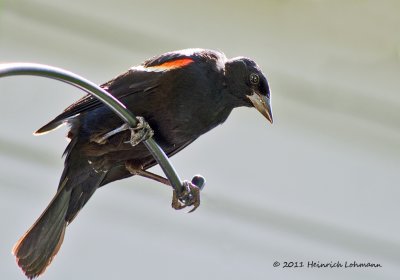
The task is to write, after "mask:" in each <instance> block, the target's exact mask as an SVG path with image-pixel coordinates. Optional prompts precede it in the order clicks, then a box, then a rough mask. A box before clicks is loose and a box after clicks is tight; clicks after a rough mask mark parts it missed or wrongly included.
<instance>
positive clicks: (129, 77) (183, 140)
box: [13, 49, 272, 278]
mask: <svg viewBox="0 0 400 280" xmlns="http://www.w3.org/2000/svg"><path fill="white" fill-rule="evenodd" d="M102 87H103V88H104V89H105V90H107V91H108V92H110V93H111V94H112V95H114V96H115V97H116V98H118V99H119V100H121V102H122V103H124V104H125V105H126V106H127V108H128V109H130V110H131V111H132V112H134V113H135V114H136V115H138V116H142V117H143V118H144V119H145V121H146V122H147V123H148V124H149V125H150V127H151V128H152V129H153V130H154V138H155V140H156V141H157V143H158V144H159V145H160V146H161V147H162V148H163V150H164V151H165V153H166V154H167V155H168V156H172V155H174V154H176V153H177V152H179V151H180V150H182V149H183V148H185V147H186V146H187V145H189V144H190V143H192V142H193V141H194V140H196V139H197V138H198V137H199V136H200V135H202V134H204V133H206V132H207V131H209V130H211V129H212V128H214V127H216V126H217V125H219V124H222V123H223V122H224V121H225V120H226V119H227V117H228V116H229V114H230V113H231V111H232V109H233V108H235V107H240V106H245V107H255V108H256V109H257V110H258V111H259V112H261V113H262V114H263V115H264V116H265V117H266V118H267V119H268V120H269V121H270V122H271V123H272V113H271V106H270V91H269V86H268V83H267V79H266V78H265V76H264V74H263V73H262V72H261V70H260V68H259V67H258V66H257V64H256V63H255V62H254V61H252V60H250V59H248V58H245V57H236V58H233V59H227V58H226V57H225V55H224V54H223V53H220V52H217V51H212V50H204V49H187V50H182V51H175V52H169V53H165V54H163V55H160V56H157V57H154V58H151V59H149V60H147V61H145V62H144V63H143V64H141V65H140V66H136V67H132V68H131V69H129V70H128V71H127V72H126V73H124V74H122V75H120V76H118V77H116V78H114V79H112V80H111V81H109V82H107V83H105V84H103V85H102ZM64 123H67V124H69V125H70V130H69V132H68V138H70V139H71V141H70V143H69V144H68V146H67V148H66V150H65V152H64V155H66V159H65V167H64V171H63V173H62V175H61V179H60V182H59V186H58V191H57V193H56V195H55V196H54V198H53V200H52V201H51V202H50V204H49V206H48V207H47V208H46V210H45V211H44V212H43V214H42V215H41V216H40V218H39V219H38V220H37V221H36V222H35V223H34V225H33V226H32V227H31V228H30V229H29V230H28V231H27V232H26V233H25V234H24V235H23V236H22V237H21V239H20V240H19V241H18V242H17V243H16V245H15V246H14V249H13V253H14V255H15V256H16V259H17V262H18V265H19V266H20V267H21V268H22V270H23V271H24V273H25V274H26V276H27V277H29V278H34V277H37V276H39V275H40V274H42V273H43V272H44V271H45V269H46V267H47V266H48V265H49V264H50V262H51V261H52V259H53V258H54V256H55V255H56V254H57V252H58V250H59V249H60V246H61V244H62V241H63V238H64V233H65V229H66V226H67V225H68V224H69V223H71V222H72V221H73V219H74V218H75V216H76V215H77V214H78V212H79V210H81V209H82V207H83V206H84V205H85V204H86V202H87V201H88V200H89V198H90V197H91V196H92V194H93V193H94V192H95V190H96V189H97V188H99V187H101V186H103V185H105V184H108V183H110V182H113V181H116V180H120V179H124V178H127V177H130V176H132V175H141V176H145V177H152V176H151V174H152V173H147V172H146V171H145V170H146V169H148V168H149V167H151V166H153V165H155V164H156V162H155V160H154V159H153V157H152V156H151V155H150V153H149V151H148V150H147V149H146V147H145V146H144V144H143V143H139V144H138V145H136V146H132V145H131V143H130V141H129V140H130V137H131V132H130V131H129V130H123V129H117V128H121V127H123V122H122V120H121V119H120V118H119V117H118V116H117V115H115V113H113V112H112V111H111V110H110V109H109V108H108V107H106V106H105V105H103V104H102V103H101V102H100V101H98V100H97V99H95V98H93V97H92V96H89V95H87V96H85V97H83V98H82V99H80V100H78V101H77V102H76V103H74V104H72V105H71V106H69V107H68V108H67V109H66V110H65V111H64V112H63V113H61V114H60V115H59V116H57V117H56V118H55V119H54V120H52V121H51V122H49V123H48V124H46V125H45V126H43V127H42V128H40V129H39V130H38V131H37V132H36V134H43V133H47V132H49V131H51V130H53V129H55V128H57V127H59V126H60V125H62V124H64ZM149 174H150V175H149ZM153 175H154V176H155V178H153V179H157V175H155V174H153ZM158 179H159V178H158Z"/></svg>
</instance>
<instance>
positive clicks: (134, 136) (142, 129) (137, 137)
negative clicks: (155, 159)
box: [125, 117, 154, 146]
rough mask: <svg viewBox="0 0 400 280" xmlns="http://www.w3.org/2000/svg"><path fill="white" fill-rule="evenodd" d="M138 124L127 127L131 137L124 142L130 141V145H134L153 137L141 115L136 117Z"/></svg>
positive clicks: (152, 132)
mask: <svg viewBox="0 0 400 280" xmlns="http://www.w3.org/2000/svg"><path fill="white" fill-rule="evenodd" d="M136 119H137V120H138V124H137V125H136V127H133V128H129V130H130V131H131V138H130V139H129V141H127V142H125V143H130V144H131V145H132V146H136V145H138V144H139V143H141V142H142V141H146V140H147V139H149V138H151V137H153V135H154V131H153V130H152V129H151V127H150V125H149V124H148V123H147V122H146V121H145V120H144V118H143V117H136Z"/></svg>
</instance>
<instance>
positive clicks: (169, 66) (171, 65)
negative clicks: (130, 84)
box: [145, 57, 194, 72]
mask: <svg viewBox="0 0 400 280" xmlns="http://www.w3.org/2000/svg"><path fill="white" fill-rule="evenodd" d="M193 62H194V60H193V59H191V58H188V57H184V58H177V59H174V60H169V61H166V62H164V63H161V64H159V65H153V66H148V67H145V68H146V69H147V70H149V71H156V72H158V71H168V70H173V69H177V68H181V67H184V66H187V65H189V64H191V63H193Z"/></svg>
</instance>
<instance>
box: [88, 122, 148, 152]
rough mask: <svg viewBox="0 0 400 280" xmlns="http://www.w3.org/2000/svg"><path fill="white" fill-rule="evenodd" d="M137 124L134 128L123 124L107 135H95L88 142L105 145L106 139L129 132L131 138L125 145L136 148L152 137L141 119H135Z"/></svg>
mask: <svg viewBox="0 0 400 280" xmlns="http://www.w3.org/2000/svg"><path fill="white" fill-rule="evenodd" d="M136 119H137V121H138V123H137V125H136V127H129V125H128V124H127V123H124V124H123V125H121V126H120V127H118V128H116V129H113V130H111V131H109V132H107V133H104V134H100V135H96V136H94V137H92V138H91V139H90V140H91V141H93V142H96V143H97V144H106V143H107V141H108V139H109V138H110V137H112V136H114V135H116V134H118V133H120V132H123V131H126V130H130V131H131V138H130V139H129V141H126V142H125V143H130V144H131V145H132V146H136V145H137V144H139V143H140V142H142V141H146V140H147V139H149V138H151V137H153V135H154V131H153V130H152V129H151V127H150V125H149V124H148V123H147V122H146V121H145V119H144V118H143V117H136Z"/></svg>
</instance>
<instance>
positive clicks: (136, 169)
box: [125, 160, 200, 213]
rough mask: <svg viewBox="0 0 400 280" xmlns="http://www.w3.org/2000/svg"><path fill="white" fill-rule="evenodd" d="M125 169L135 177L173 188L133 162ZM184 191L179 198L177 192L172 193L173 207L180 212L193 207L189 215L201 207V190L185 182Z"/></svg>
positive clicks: (161, 178) (165, 179)
mask: <svg viewBox="0 0 400 280" xmlns="http://www.w3.org/2000/svg"><path fill="white" fill-rule="evenodd" d="M125 168H126V169H127V170H128V171H129V172H130V173H131V174H133V175H138V176H142V177H145V178H148V179H151V180H154V181H157V182H159V183H162V184H164V185H167V186H171V183H170V181H169V180H168V179H167V178H164V177H162V176H160V175H157V174H154V173H152V172H149V171H146V170H143V166H142V165H139V164H135V163H134V162H132V161H129V160H128V161H126V162H125ZM183 186H184V191H183V192H182V194H180V195H179V196H178V193H177V192H176V190H175V189H174V190H173V193H172V203H171V206H172V208H174V209H175V210H180V209H183V208H185V207H188V206H192V205H193V209H192V210H190V211H189V213H191V212H193V211H194V210H196V209H197V207H199V206H200V188H199V187H197V186H196V185H194V184H192V183H191V182H190V181H183Z"/></svg>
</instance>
